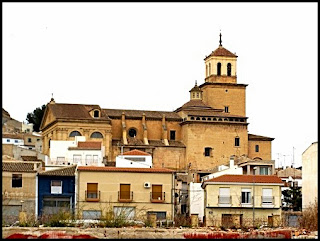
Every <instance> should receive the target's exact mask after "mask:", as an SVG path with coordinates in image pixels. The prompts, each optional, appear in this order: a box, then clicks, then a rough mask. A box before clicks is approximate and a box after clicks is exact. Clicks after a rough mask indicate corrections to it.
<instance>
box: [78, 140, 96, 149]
mask: <svg viewBox="0 0 320 241" xmlns="http://www.w3.org/2000/svg"><path fill="white" fill-rule="evenodd" d="M78 147H93V148H98V149H101V142H97V141H79V142H78Z"/></svg>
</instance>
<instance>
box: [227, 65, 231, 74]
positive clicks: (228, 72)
mask: <svg viewBox="0 0 320 241" xmlns="http://www.w3.org/2000/svg"><path fill="white" fill-rule="evenodd" d="M227 75H228V76H231V64H230V63H228V64H227Z"/></svg>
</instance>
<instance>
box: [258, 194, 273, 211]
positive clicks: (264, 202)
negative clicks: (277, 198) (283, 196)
mask: <svg viewBox="0 0 320 241" xmlns="http://www.w3.org/2000/svg"><path fill="white" fill-rule="evenodd" d="M261 206H262V207H270V208H273V207H274V197H270V196H269V197H268V196H261Z"/></svg>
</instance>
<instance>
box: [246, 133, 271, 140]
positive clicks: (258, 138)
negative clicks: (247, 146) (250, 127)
mask: <svg viewBox="0 0 320 241" xmlns="http://www.w3.org/2000/svg"><path fill="white" fill-rule="evenodd" d="M248 140H257V141H273V140H274V138H272V137H267V136H258V135H253V134H248Z"/></svg>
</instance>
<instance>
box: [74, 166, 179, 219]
mask: <svg viewBox="0 0 320 241" xmlns="http://www.w3.org/2000/svg"><path fill="white" fill-rule="evenodd" d="M144 182H150V183H151V185H152V184H162V192H165V203H151V201H150V192H151V191H152V188H148V189H147V188H144V187H143V184H144ZM87 183H98V190H99V191H100V195H101V196H100V201H99V202H86V201H85V191H86V189H87ZM120 184H131V185H130V191H133V202H129V203H123V202H118V191H120ZM172 188H173V183H172V174H170V173H129V172H87V171H85V172H84V171H78V194H77V196H78V197H77V200H78V204H77V205H78V206H77V209H78V211H79V214H80V215H82V211H83V210H102V211H106V210H110V208H111V210H112V209H113V207H114V206H125V207H136V216H138V217H137V218H146V213H147V211H164V212H166V213H167V214H166V216H167V219H172V208H173V206H172V205H173V204H172V201H173V200H172V194H171V193H172ZM139 216H140V217H139Z"/></svg>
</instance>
